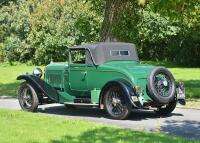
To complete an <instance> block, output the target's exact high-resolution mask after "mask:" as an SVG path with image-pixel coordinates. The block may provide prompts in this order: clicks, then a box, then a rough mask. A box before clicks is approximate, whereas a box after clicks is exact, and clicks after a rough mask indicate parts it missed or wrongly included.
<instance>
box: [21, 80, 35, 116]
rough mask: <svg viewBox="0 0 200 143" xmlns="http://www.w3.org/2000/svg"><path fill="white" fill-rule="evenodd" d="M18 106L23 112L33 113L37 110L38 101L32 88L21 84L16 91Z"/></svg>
mask: <svg viewBox="0 0 200 143" xmlns="http://www.w3.org/2000/svg"><path fill="white" fill-rule="evenodd" d="M18 100H19V104H20V106H21V108H22V110H24V111H28V112H35V111H36V110H37V108H38V104H39V100H38V96H37V93H36V90H35V89H34V87H33V86H32V85H31V84H29V83H27V82H23V83H22V84H21V85H20V87H19V90H18Z"/></svg>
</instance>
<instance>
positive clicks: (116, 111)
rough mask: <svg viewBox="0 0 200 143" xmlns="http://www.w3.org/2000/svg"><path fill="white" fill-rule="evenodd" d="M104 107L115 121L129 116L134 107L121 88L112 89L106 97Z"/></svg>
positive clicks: (107, 92) (114, 87)
mask: <svg viewBox="0 0 200 143" xmlns="http://www.w3.org/2000/svg"><path fill="white" fill-rule="evenodd" d="M104 107H105V109H106V111H107V113H108V114H109V115H110V116H111V117H112V118H114V119H118V120H122V119H125V118H127V117H128V116H129V114H130V113H131V109H132V106H131V105H130V103H129V102H128V101H127V98H126V96H125V93H124V91H123V90H122V89H121V88H120V87H119V86H112V87H110V88H109V89H108V90H107V91H106V93H105V95H104Z"/></svg>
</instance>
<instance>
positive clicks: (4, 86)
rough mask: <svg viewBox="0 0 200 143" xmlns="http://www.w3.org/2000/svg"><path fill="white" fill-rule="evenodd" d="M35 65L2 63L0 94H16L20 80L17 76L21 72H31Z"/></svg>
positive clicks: (0, 65)
mask: <svg viewBox="0 0 200 143" xmlns="http://www.w3.org/2000/svg"><path fill="white" fill-rule="evenodd" d="M34 68H35V66H27V65H25V64H16V65H13V66H10V65H8V64H2V63H0V96H16V94H17V88H18V85H19V83H20V81H17V80H16V78H17V76H18V75H20V74H26V73H27V72H28V73H31V72H32V71H33V69H34Z"/></svg>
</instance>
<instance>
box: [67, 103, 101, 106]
mask: <svg viewBox="0 0 200 143" xmlns="http://www.w3.org/2000/svg"><path fill="white" fill-rule="evenodd" d="M64 104H66V105H77V106H99V104H92V103H73V102H64Z"/></svg>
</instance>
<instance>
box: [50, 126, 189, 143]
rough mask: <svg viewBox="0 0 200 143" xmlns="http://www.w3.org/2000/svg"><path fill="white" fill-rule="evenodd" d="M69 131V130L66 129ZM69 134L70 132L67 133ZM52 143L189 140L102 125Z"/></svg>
mask: <svg viewBox="0 0 200 143" xmlns="http://www.w3.org/2000/svg"><path fill="white" fill-rule="evenodd" d="M66 132H67V131H66ZM66 134H68V133H66ZM50 142H51V143H66V142H69V143H94V142H98V143H116V142H127V143H151V142H162V143H169V142H182V143H184V142H185V143H186V142H188V141H187V140H183V139H182V140H181V139H179V138H175V137H168V136H164V135H162V134H159V133H158V134H149V133H144V132H137V131H130V130H127V129H125V130H122V129H117V128H110V127H101V128H99V129H89V130H86V131H84V132H83V133H81V134H79V135H78V136H71V135H65V136H63V137H62V138H59V139H53V140H51V141H50Z"/></svg>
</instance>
